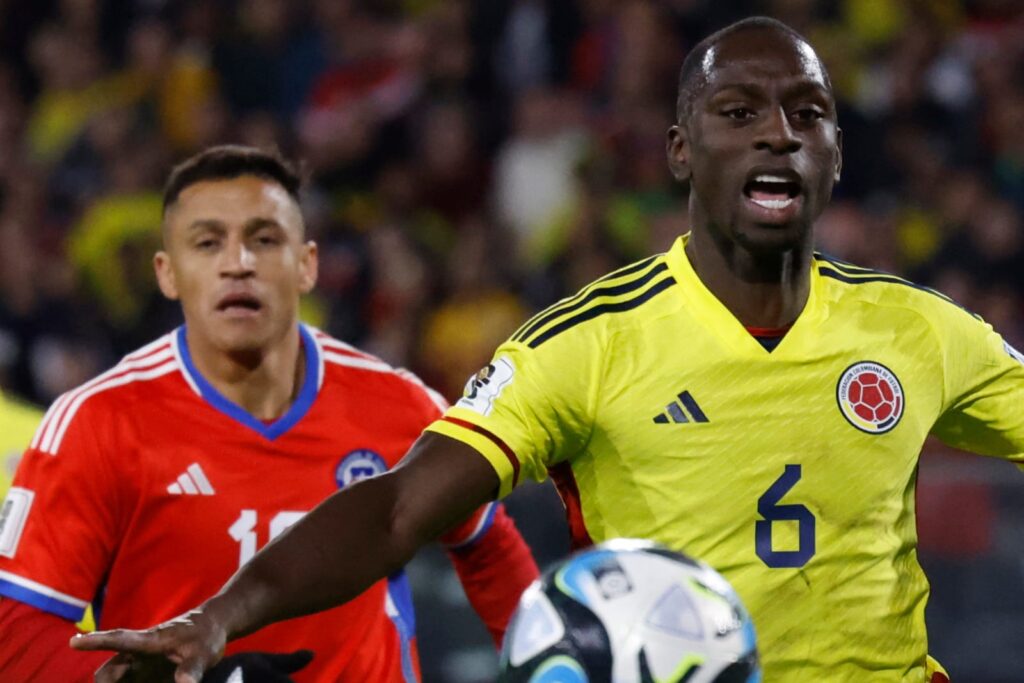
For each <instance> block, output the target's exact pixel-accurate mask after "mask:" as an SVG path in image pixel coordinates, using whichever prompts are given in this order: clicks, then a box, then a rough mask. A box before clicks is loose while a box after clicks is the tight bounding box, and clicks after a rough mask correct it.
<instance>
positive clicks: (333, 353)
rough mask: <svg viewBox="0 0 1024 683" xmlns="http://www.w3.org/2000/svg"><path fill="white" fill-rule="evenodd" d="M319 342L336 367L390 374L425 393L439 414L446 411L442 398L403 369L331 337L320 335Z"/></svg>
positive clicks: (445, 403) (328, 358) (445, 401)
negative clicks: (345, 366)
mask: <svg viewBox="0 0 1024 683" xmlns="http://www.w3.org/2000/svg"><path fill="white" fill-rule="evenodd" d="M319 341H320V345H321V346H322V347H323V349H324V358H325V359H326V360H328V361H330V362H332V363H335V364H337V365H347V366H348V367H351V368H361V369H363V370H373V371H375V372H390V373H393V374H395V375H398V376H399V377H401V378H402V379H404V380H406V381H407V382H411V383H413V384H415V385H416V386H417V387H419V388H420V389H422V390H423V391H424V393H426V395H427V396H428V397H429V398H430V400H431V401H432V402H433V404H434V405H435V406H437V409H438V410H439V411H440V412H442V413H443V412H444V411H446V410H448V401H447V400H445V398H444V396H442V395H441V394H439V393H438V392H437V391H434V390H433V389H431V388H430V387H428V386H427V385H426V384H424V383H423V380H421V379H420V378H419V377H417V376H416V375H415V374H414V373H412V372H409V371H408V370H406V369H405V368H395V367H392V366H391V365H389V364H387V363H385V362H384V361H382V360H381V359H380V358H377V357H376V356H374V355H372V354H369V353H365V352H363V351H360V350H359V349H357V348H356V347H354V346H352V345H350V344H346V343H345V342H343V341H338V340H337V339H334V338H333V337H328V336H326V335H322V334H321V336H320V337H319ZM338 351H343V352H346V353H347V354H351V355H345V354H342V353H337V352H338Z"/></svg>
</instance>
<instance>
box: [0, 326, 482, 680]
mask: <svg viewBox="0 0 1024 683" xmlns="http://www.w3.org/2000/svg"><path fill="white" fill-rule="evenodd" d="M299 333H300V335H301V338H302V344H303V348H304V350H305V373H304V378H303V382H302V387H301V389H300V391H299V393H298V397H297V398H296V400H295V402H294V404H293V405H292V406H291V408H290V409H289V410H288V412H287V413H286V414H285V415H283V416H282V417H281V418H279V419H278V420H276V421H274V422H272V423H269V424H266V423H264V422H261V421H260V420H257V419H255V418H253V417H252V416H251V415H250V414H248V413H247V412H245V411H244V410H243V409H242V408H240V407H239V406H238V405H236V404H234V403H231V402H230V401H228V400H227V399H226V398H224V396H222V395H221V394H220V393H219V392H218V391H217V390H216V389H214V387H213V386H212V385H211V384H209V382H207V381H206V380H205V379H204V378H203V377H202V376H201V375H200V374H199V373H198V372H197V370H196V368H195V366H194V365H193V363H192V361H191V358H190V356H189V351H188V346H187V343H186V339H185V328H184V327H182V328H179V329H177V330H175V331H174V332H172V333H170V334H168V335H166V336H164V337H162V338H160V339H159V340H157V341H155V342H153V343H152V344H149V345H148V346H146V347H144V348H142V349H140V350H139V351H137V352H135V353H132V354H130V355H128V356H126V357H125V358H124V360H122V361H121V362H120V363H119V364H118V365H117V366H115V367H114V368H113V369H111V370H110V371H108V372H106V373H104V374H102V375H100V376H99V377H97V378H95V379H94V380H92V381H90V382H88V383H86V384H84V385H82V386H81V387H79V388H77V389H75V390H72V391H70V392H68V393H66V394H64V395H63V396H61V397H60V398H59V399H58V400H57V401H56V402H55V403H54V404H53V406H52V407H51V408H50V410H49V412H48V413H47V414H46V417H45V418H44V420H43V423H42V425H41V426H40V428H39V430H38V432H37V433H36V435H35V437H34V439H33V441H32V443H31V446H30V448H29V450H28V451H27V452H26V454H25V457H24V459H23V461H22V464H21V467H20V469H19V470H18V473H17V475H16V478H15V481H14V487H13V489H12V493H11V495H10V496H9V497H8V499H7V501H6V503H5V505H4V507H3V509H2V510H0V595H3V596H6V597H9V598H14V599H17V600H20V601H22V602H24V603H27V604H29V605H32V606H34V607H36V608H38V609H41V610H44V611H46V612H50V613H53V614H56V615H59V616H61V617H64V618H66V619H69V620H72V621H76V620H78V619H80V618H81V616H82V613H83V612H84V610H85V608H86V606H87V605H88V604H90V603H91V604H93V605H94V607H95V608H96V613H97V615H98V624H99V627H100V628H102V629H108V628H145V627H148V626H150V625H152V624H154V623H157V622H160V621H163V620H166V619H169V618H172V617H174V616H176V615H178V614H180V613H181V612H183V611H185V610H186V609H189V608H191V607H193V606H195V605H196V604H199V603H200V602H201V601H202V600H204V599H206V598H207V597H209V596H210V595H212V594H213V593H215V592H216V591H217V590H218V589H219V588H220V587H221V585H222V584H223V583H224V582H225V581H226V580H227V579H228V578H229V577H230V576H231V575H232V574H234V573H235V571H237V570H238V568H239V566H240V565H241V564H243V563H245V562H246V561H248V560H249V558H251V557H252V556H253V555H254V554H255V553H256V551H257V549H258V548H260V547H262V546H263V545H265V544H266V543H267V542H268V541H269V540H271V539H272V538H274V537H275V536H276V535H278V534H280V533H281V532H282V531H284V530H285V529H286V528H287V527H288V526H289V525H291V524H293V523H294V522H295V521H297V520H298V519H299V518H300V517H301V516H302V515H303V514H305V513H306V512H308V511H309V510H310V509H312V508H313V507H314V506H316V505H317V504H318V503H319V502H320V501H321V500H323V499H324V498H325V497H327V496H328V495H330V494H331V493H332V492H334V491H337V490H338V488H339V487H343V486H346V485H348V484H350V483H352V482H353V481H355V480H357V479H359V478H361V477H366V476H372V475H375V474H378V473H381V472H383V471H385V470H387V469H388V468H390V467H392V466H393V465H394V464H395V463H396V462H397V461H398V460H399V459H400V458H401V457H402V455H404V454H405V452H406V451H407V450H408V448H409V447H410V446H411V444H412V442H413V441H414V440H415V439H416V438H417V437H418V436H419V434H420V432H421V431H422V429H423V427H424V426H426V425H428V424H430V423H431V422H432V421H433V420H434V419H436V418H437V417H438V416H439V415H440V414H441V411H442V410H443V408H444V406H445V404H444V400H443V399H442V398H440V396H439V395H437V394H436V393H435V392H433V391H431V390H430V389H428V388H426V387H425V386H424V385H423V384H422V383H421V382H420V381H419V380H418V379H417V378H416V377H415V376H413V375H412V374H410V373H408V372H405V371H403V370H396V369H393V368H392V367H390V366H389V365H387V364H386V363H384V362H382V361H380V360H379V359H377V358H374V357H372V356H369V355H367V354H364V353H362V352H360V351H357V350H356V349H354V348H353V347H351V346H349V345H347V344H344V343H343V342H340V341H337V340H335V339H332V338H330V337H329V336H327V335H325V334H323V333H321V332H319V331H316V330H313V329H310V328H306V327H300V330H299ZM493 512H494V509H493V504H492V505H490V506H487V507H485V508H484V509H483V510H482V512H481V513H478V518H477V520H476V521H475V522H474V523H473V524H470V525H468V527H467V529H468V531H467V533H468V536H467V537H466V538H463V539H460V540H461V541H463V542H466V541H470V540H472V537H475V536H479V535H480V534H481V533H483V532H485V531H486V527H487V524H488V520H489V519H491V518H493ZM413 633H414V621H413V615H412V602H411V599H410V595H409V591H408V587H407V585H406V583H405V579H404V575H403V574H399V575H396V576H394V577H392V578H391V579H389V580H387V581H380V582H378V583H376V584H374V585H373V586H372V587H371V588H369V589H368V590H367V591H365V592H364V593H363V594H362V595H360V596H359V597H357V598H355V599H353V600H352V601H351V602H348V603H346V604H344V605H342V606H340V607H336V608H334V609H331V610H328V611H326V612H321V613H319V614H315V615H310V616H306V617H301V618H298V619H292V620H289V621H286V622H281V623H278V624H273V625H271V626H269V627H267V628H264V629H262V630H260V631H259V632H257V633H255V634H252V635H250V636H248V637H246V638H243V639H240V640H238V641H236V642H233V643H231V645H230V646H229V648H228V652H229V653H230V652H234V651H240V650H261V651H274V652H281V651H290V650H295V649H299V648H308V649H311V650H313V651H314V652H315V653H316V657H315V659H314V660H313V662H312V664H310V665H309V667H307V668H306V669H305V670H303V671H302V672H300V673H299V674H297V675H296V676H295V679H296V680H297V681H313V680H317V681H324V680H338V679H344V680H346V681H375V682H377V681H383V682H392V681H394V682H399V681H401V682H405V683H407V682H409V681H415V680H417V679H418V674H417V670H418V663H417V661H416V654H415V650H414V643H413V641H412V638H413Z"/></svg>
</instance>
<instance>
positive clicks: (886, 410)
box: [836, 361, 906, 434]
mask: <svg viewBox="0 0 1024 683" xmlns="http://www.w3.org/2000/svg"><path fill="white" fill-rule="evenodd" d="M836 401H838V402H839V410H840V411H841V412H842V413H843V417H845V418H846V420H847V422H849V423H850V424H852V425H853V426H854V427H856V428H857V429H859V430H861V431H862V432H867V433H868V434H884V433H886V432H888V431H889V430H891V429H892V428H893V427H895V426H896V425H897V424H898V423H899V421H900V418H901V417H903V408H904V405H905V404H906V400H905V399H904V397H903V387H902V386H901V385H900V381H899V380H898V379H896V375H894V374H893V373H892V371H891V370H890V369H889V368H887V367H885V366H884V365H882V364H880V363H873V362H871V361H861V362H860V363H854V364H853V365H851V366H850V367H848V368H846V370H845V371H844V372H843V374H842V376H840V378H839V384H838V385H836Z"/></svg>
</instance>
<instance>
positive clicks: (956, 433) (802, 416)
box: [429, 238, 1024, 683]
mask: <svg viewBox="0 0 1024 683" xmlns="http://www.w3.org/2000/svg"><path fill="white" fill-rule="evenodd" d="M684 246H685V238H681V239H680V240H678V241H677V242H676V243H675V244H674V245H673V247H672V248H671V250H670V251H669V252H668V253H666V254H663V255H659V256H654V257H651V258H649V259H647V260H644V261H641V262H639V263H637V264H634V265H632V266H629V267H626V268H624V269H621V270H619V271H616V272H614V273H612V274H610V275H609V276H607V277H605V278H603V279H601V280H598V281H597V282H595V283H593V284H591V285H590V286H588V287H586V288H584V289H583V290H582V291H580V292H579V293H578V294H577V295H576V296H574V297H571V298H569V299H565V300H563V301H560V302H558V303H556V304H555V305H554V306H552V307H550V308H549V309H547V310H545V311H542V312H540V313H538V314H537V315H535V316H534V317H533V318H531V319H530V320H528V321H527V322H526V323H525V324H524V325H523V326H522V327H521V328H520V329H519V330H518V331H517V332H516V333H514V334H513V335H512V337H511V338H510V339H509V340H508V341H507V342H505V343H504V344H503V345H502V346H500V347H499V348H498V350H497V351H496V353H495V355H494V358H493V361H492V363H491V364H490V365H488V366H487V367H486V368H485V369H484V370H482V371H481V372H480V373H478V374H477V375H476V376H475V377H474V378H471V380H470V382H469V383H468V384H467V387H466V393H465V395H464V396H463V397H462V399H460V400H459V401H458V402H457V403H456V404H455V405H454V406H453V407H452V408H451V409H450V410H449V411H448V412H447V413H446V414H445V416H444V417H443V418H442V419H441V420H439V421H438V422H436V423H434V424H433V425H431V426H430V427H429V429H430V430H431V431H434V432H439V433H441V434H445V435H447V436H449V437H452V438H454V439H458V440H459V441H462V442H464V443H466V444H468V445H470V446H471V447H473V448H475V449H476V450H477V451H479V452H480V453H481V454H482V455H483V456H484V457H485V458H487V460H488V461H489V462H490V464H491V465H492V466H493V467H494V470H495V472H497V474H498V476H499V478H500V482H501V484H500V491H499V494H500V495H505V494H507V493H509V491H511V490H512V488H513V487H514V486H515V485H516V484H517V483H518V482H519V481H521V480H523V479H525V478H531V479H537V480H540V479H543V478H545V477H547V476H551V477H552V479H553V480H554V482H555V484H556V485H557V486H558V488H559V491H560V493H561V495H562V498H563V501H564V502H565V504H566V510H567V514H568V516H569V521H570V529H571V531H572V535H573V540H574V542H575V543H576V544H577V545H586V544H588V543H590V542H600V541H603V540H605V539H609V538H614V537H622V536H626V537H646V538H650V539H654V540H657V541H660V542H662V543H664V544H666V545H668V546H670V547H672V548H675V549H678V550H681V551H683V552H685V553H688V554H690V555H693V556H695V557H699V558H701V559H703V560H705V561H707V562H708V563H709V564H711V565H712V566H713V567H715V568H716V569H717V570H718V571H720V572H721V573H722V574H724V575H725V577H726V578H727V579H729V581H730V582H731V583H732V584H733V586H734V587H735V588H736V590H737V591H738V592H739V594H740V595H741V597H742V598H743V601H744V602H745V604H746V605H747V607H748V609H749V610H750V612H751V614H752V616H753V619H754V623H755V626H756V628H757V631H758V641H759V647H760V650H761V656H762V660H763V666H764V680H765V681H770V682H772V683H775V682H779V681H781V682H785V683H794V682H803V681H806V682H808V683H812V682H813V683H821V681H830V682H831V681H850V682H851V683H853V682H856V683H868V682H870V681H885V682H887V683H889V682H892V681H908V682H913V683H925V681H926V680H928V679H927V678H926V676H928V675H929V674H930V672H931V671H932V670H933V666H934V664H933V663H931V662H929V660H928V659H927V649H928V642H927V634H926V630H925V616H924V613H925V603H926V602H927V599H928V582H927V580H926V578H925V576H924V574H923V572H922V570H921V568H920V566H919V565H918V562H917V557H916V553H915V547H916V542H917V541H916V529H915V518H914V515H915V513H914V488H915V480H916V472H917V463H918V457H919V454H920V451H921V447H922V444H923V443H924V440H925V437H926V436H927V435H928V434H929V433H932V434H936V435H937V436H939V437H940V438H942V439H943V440H945V441H946V442H948V443H949V444H951V445H953V446H957V447H960V448H966V449H969V450H972V451H975V452H978V453H983V454H987V455H992V456H997V457H1001V458H1005V459H1009V460H1013V461H1015V462H1017V463H1018V464H1019V463H1022V462H1024V358H1022V356H1021V355H1020V353H1018V352H1017V351H1016V350H1014V349H1013V348H1012V347H1011V346H1009V345H1008V344H1007V343H1005V342H1004V341H1003V340H1002V338H1001V337H1000V336H999V335H998V334H996V333H995V332H994V331H993V330H992V328H991V327H990V326H989V325H987V324H986V323H984V322H982V321H981V320H980V319H978V318H976V317H975V316H973V315H972V314H970V313H968V312H967V311H965V310H963V309H962V308H960V307H958V306H957V305H956V304H954V303H953V302H952V301H950V300H949V299H948V298H946V297H944V296H942V295H940V294H938V293H936V292H934V291H933V290H929V289H926V288H923V287H920V286H917V285H914V284H912V283H910V282H907V281H906V280H902V279H900V278H898V277H895V276H892V275H888V274H883V273H879V272H877V271H872V270H869V269H866V268H860V267H857V266H853V265H850V264H847V263H843V262H839V261H834V260H830V259H827V258H825V257H822V256H815V259H814V263H813V267H812V270H811V287H810V294H809V297H808V300H807V303H806V305H805V308H804V310H803V312H802V313H801V315H800V317H799V318H798V319H797V321H796V322H795V323H794V325H793V326H792V328H791V329H790V330H789V331H788V333H786V335H785V336H784V338H783V339H782V340H781V342H780V343H779V344H778V345H777V346H776V347H775V348H774V350H773V351H771V352H768V351H767V350H766V349H765V347H764V346H762V345H761V344H760V343H759V342H758V341H757V340H756V339H755V338H754V337H752V336H751V334H750V333H749V332H748V331H747V330H746V329H745V328H744V326H743V325H742V324H741V323H740V322H739V321H738V320H737V319H736V318H735V317H733V315H732V314H731V313H730V312H729V310H728V309H726V308H725V307H724V306H723V305H722V304H721V302H719V301H718V300H717V299H716V298H715V297H714V295H712V293H711V292H710V291H709V290H708V289H707V288H706V287H705V286H704V284H703V283H702V282H701V281H700V279H699V278H698V277H697V275H696V273H695V272H694V271H693V269H692V267H691V265H690V263H689V261H688V259H687V257H686V254H685V252H684Z"/></svg>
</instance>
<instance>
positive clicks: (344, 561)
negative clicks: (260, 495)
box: [208, 475, 418, 639]
mask: <svg viewBox="0 0 1024 683" xmlns="http://www.w3.org/2000/svg"><path fill="white" fill-rule="evenodd" d="M391 479H393V477H391V476H388V475H385V476H381V477H377V478H374V479H371V480H367V481H364V482H360V483H358V484H355V485H353V486H351V487H350V488H347V489H345V490H344V491H339V492H338V493H336V494H334V495H332V496H331V497H329V498H327V499H326V500H325V501H324V502H323V503H321V504H320V505H319V506H317V507H316V508H315V509H314V510H312V511H311V512H310V513H309V514H307V515H305V516H304V517H303V518H302V520H300V521H299V522H298V523H296V524H294V525H293V526H292V527H291V528H289V529H288V531H286V532H285V533H283V534H281V535H280V536H279V537H278V538H277V539H275V540H274V541H273V542H272V543H270V544H268V545H267V547H266V548H264V549H263V550H262V551H261V552H259V553H257V554H256V556H255V557H254V558H253V559H252V560H251V561H250V562H249V563H248V564H246V565H245V566H244V567H243V568H242V569H240V570H239V571H238V573H236V574H235V575H234V576H233V577H232V578H231V580H230V581H229V582H228V583H227V584H226V585H225V586H224V588H223V589H222V591H221V592H220V593H219V594H218V595H217V596H216V597H215V598H213V599H212V600H210V602H209V603H208V606H209V608H211V610H212V612H213V613H214V614H215V615H216V616H217V617H218V619H219V620H220V622H221V623H222V624H223V625H224V627H225V630H226V631H227V634H228V637H229V639H234V638H238V637H241V636H243V635H247V634H249V633H251V632H253V631H255V630H257V629H259V628H261V627H262V626H265V625H267V624H269V623H272V622H275V621H280V620H282V619H289V618H291V617H297V616H302V615H304V614H309V613H312V612H317V611H320V610H323V609H328V608H330V607H333V606H335V605H339V604H341V603H343V602H345V601H346V600H349V599H351V598H353V597H355V596H356V595H358V594H359V593H361V592H362V591H364V590H365V589H366V588H368V587H369V586H370V585H372V584H373V583H374V582H375V581H376V580H378V579H379V578H380V577H382V576H386V575H387V574H389V573H391V572H392V571H394V570H396V569H398V568H399V567H401V566H402V564H403V563H405V562H406V561H407V560H408V559H409V558H410V557H411V556H412V554H413V553H414V552H415V550H416V548H417V547H418V544H417V543H416V538H417V535H416V534H415V533H414V532H412V530H410V529H401V528H398V527H397V526H396V524H395V523H394V518H395V511H394V510H393V509H391V505H390V503H389V501H391V500H393V494H392V492H391V490H390V489H391V488H392V487H393V482H392V481H391ZM369 548H372V549H373V552H366V549H369Z"/></svg>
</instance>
